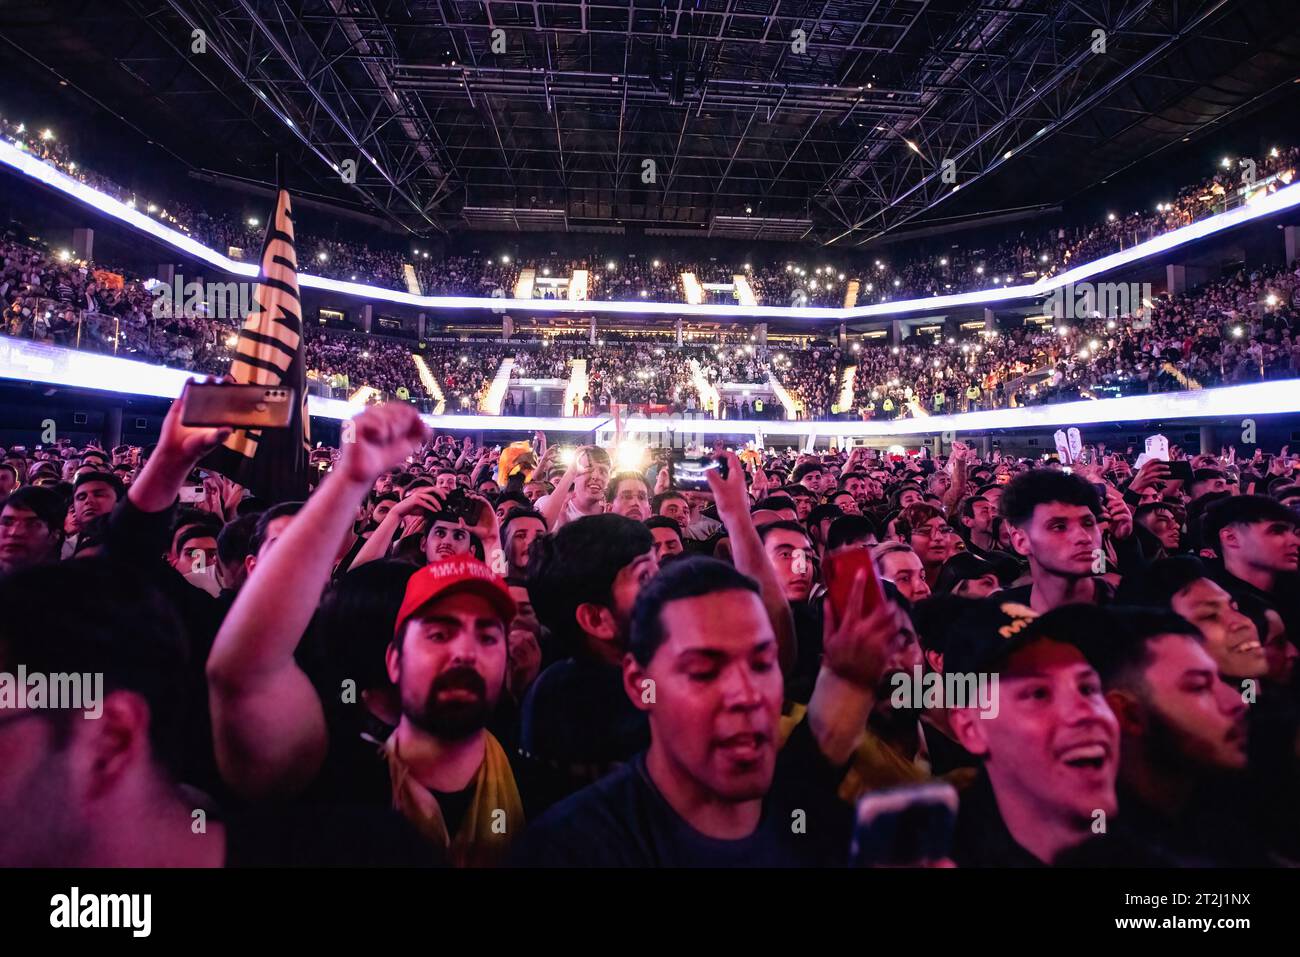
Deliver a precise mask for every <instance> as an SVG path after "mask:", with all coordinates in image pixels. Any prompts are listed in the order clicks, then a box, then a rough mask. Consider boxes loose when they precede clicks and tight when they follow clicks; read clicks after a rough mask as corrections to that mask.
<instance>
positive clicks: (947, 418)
mask: <svg viewBox="0 0 1300 957" xmlns="http://www.w3.org/2000/svg"><path fill="white" fill-rule="evenodd" d="M191 378H194V374H193V373H190V372H185V371H184V370H182V369H168V368H165V367H163V366H156V365H150V364H148V363H145V362H138V361H136V360H134V359H122V358H118V357H116V356H105V355H99V354H98V353H93V352H78V351H77V350H75V349H66V348H64V347H62V346H51V345H45V344H42V343H37V342H29V341H27V340H26V339H11V338H8V337H5V336H0V379H12V380H16V381H21V382H39V383H41V384H43V385H58V386H65V387H68V388H81V389H94V390H97V391H101V392H114V393H118V394H120V395H143V396H153V397H156V398H162V399H174V398H175V397H176V396H178V395H180V393H181V388H182V387H183V386H184V385H185V383H186V381H188V380H189V379H191ZM1297 385H1300V380H1296V379H1283V380H1280V381H1276V382H1253V383H1250V384H1248V385H1234V386H1226V387H1224V388H1219V389H1200V390H1198V391H1196V392H1162V393H1158V394H1156V395H1132V396H1123V397H1121V398H1118V399H1098V400H1096V401H1078V402H1060V403H1056V404H1053V405H1035V406H1029V407H1027V408H1020V409H996V410H993V411H989V412H964V413H960V414H958V415H932V416H929V417H927V418H924V419H895V420H892V421H889V422H841V421H823V422H810V421H795V422H781V421H774V422H766V421H763V422H759V421H750V420H726V419H724V420H716V419H704V418H698V419H688V418H686V417H685V416H682V417H680V418H679V419H677V420H676V421H675V422H674V423H673V424H674V427H675V429H676V430H677V431H680V432H683V433H685V432H690V433H694V434H703V435H732V436H734V435H750V434H752V433H754V432H761V433H763V434H764V435H769V436H772V435H802V436H844V437H867V436H895V435H897V436H904V435H937V434H939V433H941V432H956V433H961V432H983V431H987V430H991V429H1056V428H1058V427H1060V426H1070V425H1099V424H1118V423H1123V422H1145V421H1148V420H1152V419H1160V420H1169V419H1223V418H1227V419H1240V418H1241V417H1243V416H1253V415H1273V414H1285V413H1300V388H1297ZM307 409H308V411H309V412H310V413H311V414H312V415H313V416H318V417H320V418H325V419H336V420H342V419H350V418H351V417H352V416H354V415H356V414H357V412H359V411H360V409H359V408H358V407H357V406H355V405H351V404H350V403H348V402H345V401H343V400H342V399H326V398H321V397H320V396H315V395H313V396H309V397H308V400H307ZM421 418H423V419H424V421H425V422H426V423H427V424H428V425H429V426H430V427H431V428H436V429H442V430H444V431H453V432H456V431H460V432H482V431H503V432H527V431H533V430H536V429H542V430H543V431H547V432H570V433H586V432H595V431H597V430H600V429H607V430H608V429H612V428H613V427H614V422H613V420H612V419H611V418H610V417H609V416H605V415H602V416H587V417H585V418H562V417H533V416H525V415H425V416H421ZM666 427H667V426H666V423H665V421H664V420H663V419H651V418H647V417H644V416H641V417H636V418H631V419H628V420H625V421H624V423H623V431H624V432H626V433H629V434H643V433H646V432H652V431H661V430H663V429H665V428H666Z"/></svg>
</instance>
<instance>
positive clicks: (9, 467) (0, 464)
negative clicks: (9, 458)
mask: <svg viewBox="0 0 1300 957" xmlns="http://www.w3.org/2000/svg"><path fill="white" fill-rule="evenodd" d="M0 469H4V470H5V471H6V472H8V473H9V474H10V475H12V476H13V477H14V481H15V482H17V481H18V470H17V469H16V468H14V467H13V466H12V465H10V464H9V463H8V462H0Z"/></svg>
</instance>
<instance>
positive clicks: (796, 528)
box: [758, 519, 812, 544]
mask: <svg viewBox="0 0 1300 957" xmlns="http://www.w3.org/2000/svg"><path fill="white" fill-rule="evenodd" d="M777 531H785V532H798V533H799V534H800V535H802V536H803V537H804V538H806V539H808V543H809V544H812V536H811V535H809V534H808V529H806V528H804V527H803V524H802V523H800V522H791V521H789V520H788V519H782V520H781V521H779V522H769V523H768V524H766V525H764V526H763V527H762V528H760V529H759V530H758V537H759V539H760V540H762V541H764V542H765V541H767V537H768V536H769V535H771V534H772V533H773V532H777Z"/></svg>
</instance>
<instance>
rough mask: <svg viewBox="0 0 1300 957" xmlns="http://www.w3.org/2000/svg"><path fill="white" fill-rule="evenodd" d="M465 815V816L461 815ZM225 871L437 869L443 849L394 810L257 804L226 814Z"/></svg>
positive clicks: (443, 859)
mask: <svg viewBox="0 0 1300 957" xmlns="http://www.w3.org/2000/svg"><path fill="white" fill-rule="evenodd" d="M462 813H463V812H462ZM219 819H220V820H221V821H222V822H223V823H224V824H225V826H226V867H435V866H445V865H446V863H447V861H446V856H445V854H444V852H443V850H442V849H441V848H437V847H434V846H433V845H432V844H430V843H429V842H428V841H426V840H424V839H423V838H422V837H421V836H420V834H419V832H418V831H416V830H415V828H414V827H413V826H412V825H411V824H409V823H408V822H407V821H406V819H405V818H403V817H402V815H400V814H398V813H396V812H394V811H393V810H391V807H390V808H384V807H373V806H366V805H357V804H304V803H301V802H294V803H292V804H278V803H270V804H258V805H253V806H238V807H234V808H231V809H229V810H227V811H224V812H223V813H221V814H220V815H219Z"/></svg>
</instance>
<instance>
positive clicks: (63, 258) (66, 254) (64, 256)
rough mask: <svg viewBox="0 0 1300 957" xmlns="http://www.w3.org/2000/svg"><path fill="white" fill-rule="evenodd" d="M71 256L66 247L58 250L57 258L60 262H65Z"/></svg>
mask: <svg viewBox="0 0 1300 957" xmlns="http://www.w3.org/2000/svg"><path fill="white" fill-rule="evenodd" d="M71 258H72V253H70V252H68V251H67V250H66V249H60V250H59V260H60V261H61V262H67V261H68V260H69V259H71Z"/></svg>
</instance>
